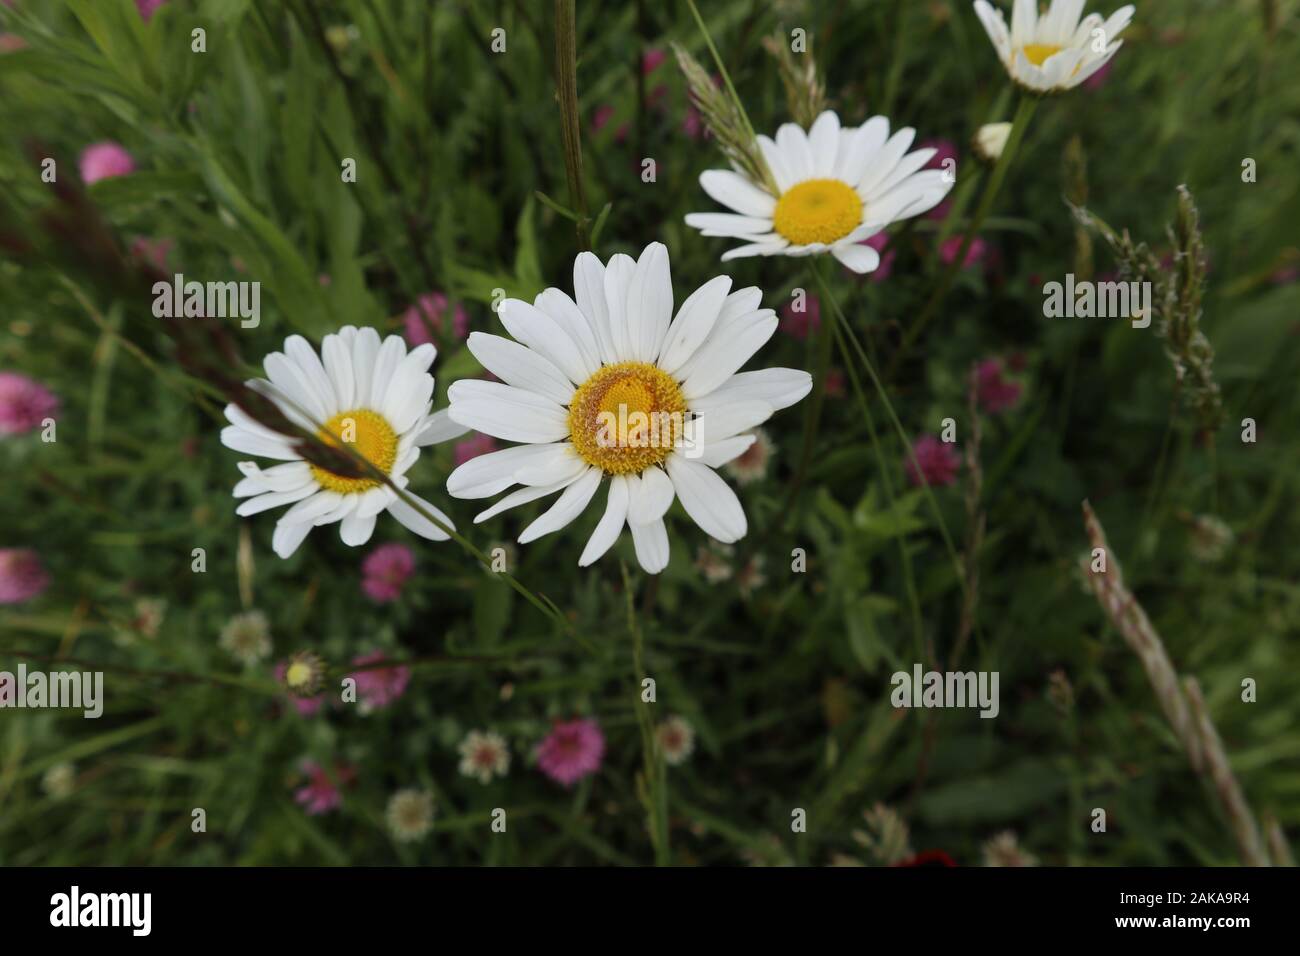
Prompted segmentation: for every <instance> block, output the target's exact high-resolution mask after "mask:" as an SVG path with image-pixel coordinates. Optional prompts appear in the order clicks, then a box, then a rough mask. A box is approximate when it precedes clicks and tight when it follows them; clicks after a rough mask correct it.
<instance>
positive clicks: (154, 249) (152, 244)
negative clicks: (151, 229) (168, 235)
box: [131, 236, 176, 272]
mask: <svg viewBox="0 0 1300 956" xmlns="http://www.w3.org/2000/svg"><path fill="white" fill-rule="evenodd" d="M175 245H176V242H175V240H173V239H149V238H148V237H146V236H136V237H135V238H134V239H132V240H131V255H132V256H133V257H134V258H135V259H136V261H138V262H142V263H144V264H145V265H147V266H153V267H154V268H155V269H157V270H158V271H159V272H166V271H167V257H168V256H170V255H171V252H172V249H173V248H174V247H175Z"/></svg>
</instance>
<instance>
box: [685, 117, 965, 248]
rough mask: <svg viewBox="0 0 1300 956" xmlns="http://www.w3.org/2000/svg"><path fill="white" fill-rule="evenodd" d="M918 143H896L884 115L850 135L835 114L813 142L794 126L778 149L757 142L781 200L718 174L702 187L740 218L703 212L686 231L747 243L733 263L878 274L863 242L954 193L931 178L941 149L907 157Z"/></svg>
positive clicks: (909, 133) (908, 136) (910, 132)
mask: <svg viewBox="0 0 1300 956" xmlns="http://www.w3.org/2000/svg"><path fill="white" fill-rule="evenodd" d="M915 136H916V130H914V129H911V128H910V127H909V128H906V129H900V130H898V131H897V132H896V133H894V135H893V136H890V135H889V120H887V119H886V118H885V117H883V116H873V117H872V118H871V119H869V120H867V121H866V122H865V123H863V124H862V125H861V126H859V127H857V128H856V129H841V128H840V119H839V117H838V116H836V115H835V114H834V113H833V112H831V111H830V110H827V111H826V112H825V113H822V115H821V116H819V117H817V120H816V122H814V123H813V125H812V129H810V130H809V131H808V132H807V133H805V132H804V131H803V130H802V129H801V128H800V127H799V126H798V124H796V123H786V124H785V125H784V126H782V127H781V128H780V129H778V130H777V131H776V139H775V140H772V139H769V138H768V137H766V136H759V137H758V146H759V150H760V151H761V152H762V154H763V159H764V160H766V162H767V166H768V169H770V170H771V172H772V178H773V179H774V180H775V181H776V186H777V189H778V190H780V194H779V195H776V196H773V195H772V194H771V193H770V192H768V191H767V190H766V189H765V188H764V187H763V185H762V184H761V183H755V182H752V181H750V180H749V179H747V178H745V177H744V176H742V175H741V174H740V173H738V172H734V171H732V170H726V169H710V170H708V171H706V172H703V173H701V174H700V185H701V186H703V187H704V191H705V192H706V193H708V194H709V195H710V196H711V197H713V198H714V199H716V200H717V201H718V202H720V203H722V204H723V205H724V206H727V207H728V208H730V209H733V210H735V212H732V213H718V212H695V213H691V214H690V215H688V216H687V217H686V224H687V225H688V226H693V227H694V228H696V229H699V230H700V231H701V232H702V233H703V234H704V235H706V236H726V237H729V238H736V239H743V240H745V245H743V246H737V247H736V248H735V249H729V250H728V251H727V252H725V253H723V255H722V260H723V261H724V262H725V261H727V260H728V259H739V258H742V257H744V256H773V255H782V256H812V255H820V254H821V253H824V252H829V253H830V254H831V255H833V256H834V257H835V258H836V259H838V260H839V261H840V262H842V263H844V265H846V266H848V267H849V268H850V269H852V270H853V271H854V272H871V271H872V270H874V269H875V268H876V267H877V266H878V265H880V254H879V253H877V252H876V250H875V249H872V248H871V247H870V246H867V245H862V242H863V240H865V239H869V238H870V237H872V236H874V235H875V234H876V233H878V232H880V231H881V230H882V229H884V228H885V227H886V226H888V225H889V224H890V223H893V222H897V221H899V220H900V219H907V218H910V217H912V216H919V215H920V214H921V213H923V212H926V211H928V210H930V209H932V208H933V207H935V206H937V205H938V204H939V202H940V201H941V200H942V199H943V197H944V196H946V195H947V194H948V190H949V189H951V188H952V183H950V182H946V181H945V179H944V170H941V169H922V167H923V166H925V164H926V163H928V162H929V161H930V159H931V158H932V157H933V156H934V154H935V152H936V150H934V149H918V150H915V151H913V152H910V153H909V152H908V151H907V150H908V147H909V146H911V145H912V140H913V139H914V138H915ZM949 178H952V177H949Z"/></svg>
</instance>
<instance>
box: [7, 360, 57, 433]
mask: <svg viewBox="0 0 1300 956" xmlns="http://www.w3.org/2000/svg"><path fill="white" fill-rule="evenodd" d="M58 410H59V399H58V396H56V395H55V394H54V393H53V392H51V391H50V390H49V389H47V388H46V387H45V386H44V385H42V384H40V383H39V382H36V381H33V380H32V379H30V378H28V377H27V376H26V375H22V374H20V373H18V372H0V435H18V434H21V433H22V432H29V431H32V430H33V429H36V428H40V427H41V423H42V422H44V421H45V419H47V418H53V417H54V415H55V414H56V413H57V412H58Z"/></svg>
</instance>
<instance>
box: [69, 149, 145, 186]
mask: <svg viewBox="0 0 1300 956" xmlns="http://www.w3.org/2000/svg"><path fill="white" fill-rule="evenodd" d="M79 166H80V168H81V179H82V182H84V183H85V184H86V185H87V186H89V185H90V184H91V183H97V182H99V181H100V180H101V179H108V178H110V177H112V176H126V175H128V174H130V173H133V172H135V160H134V159H132V158H131V154H130V153H128V152H127V151H126V148H125V147H124V146H123V145H122V144H121V143H113V142H102V143H92V144H91V145H89V146H87V147H86V148H85V149H83V150H82V151H81V159H80V161H79Z"/></svg>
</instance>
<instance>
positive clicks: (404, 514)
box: [388, 494, 456, 541]
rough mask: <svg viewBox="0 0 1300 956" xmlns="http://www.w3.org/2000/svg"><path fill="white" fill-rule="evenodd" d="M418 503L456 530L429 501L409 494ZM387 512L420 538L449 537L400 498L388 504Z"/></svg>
mask: <svg viewBox="0 0 1300 956" xmlns="http://www.w3.org/2000/svg"><path fill="white" fill-rule="evenodd" d="M411 497H412V498H414V499H415V500H416V501H417V502H418V503H419V504H420V505H422V506H424V507H425V508H427V509H428V510H429V511H430V512H431V513H432V514H433V515H434V516H435V517H436V518H437V519H438V520H439V521H441V522H442V523H443V524H444V525H446V526H447V527H448V528H450V529H451V530H452V531H455V530H456V526H455V525H454V524H453V523H452V520H451V519H450V518H448V517H447V516H446V515H445V514H443V513H442V512H441V511H439V510H438V509H437V508H435V507H434V506H433V505H431V504H429V502H427V501H425V500H424V499H423V498H421V497H419V496H418V495H414V494H412V495H411ZM388 513H389V514H390V515H392V516H393V517H394V518H396V519H397V520H398V521H399V522H400V523H401V524H402V525H403V526H404V527H405V528H406V529H407V530H409V531H413V532H415V533H416V534H418V535H419V536H420V537H422V538H428V539H429V540H430V541H446V540H447V539H448V538H450V537H451V535H449V534H448V533H447V532H446V531H443V530H442V529H441V528H439V527H438V526H437V525H436V524H434V523H433V522H432V521H430V520H429V519H428V518H426V517H425V516H424V515H422V514H421V513H420V512H418V511H416V510H415V509H414V508H413V507H411V506H410V505H408V504H407V503H406V502H405V501H403V500H402V499H401V498H394V499H393V500H392V501H391V502H389V505H388Z"/></svg>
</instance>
